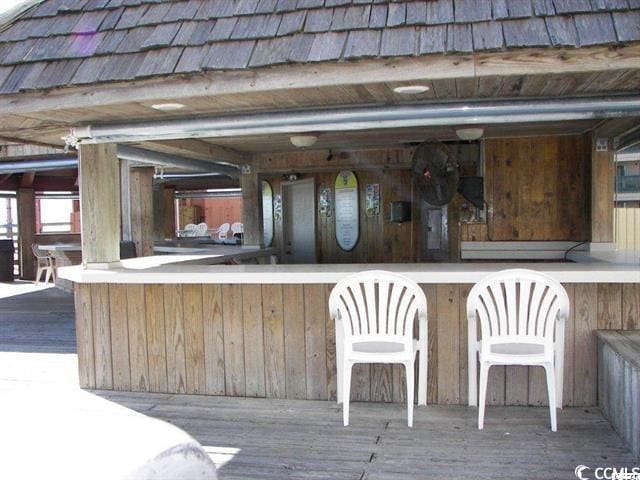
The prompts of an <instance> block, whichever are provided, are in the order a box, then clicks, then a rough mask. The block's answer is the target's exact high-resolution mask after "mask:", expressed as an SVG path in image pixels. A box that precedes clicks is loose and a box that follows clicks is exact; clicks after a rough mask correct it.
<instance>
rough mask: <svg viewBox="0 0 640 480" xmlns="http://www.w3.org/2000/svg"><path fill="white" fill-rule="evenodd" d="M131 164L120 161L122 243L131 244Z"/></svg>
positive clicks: (126, 161)
mask: <svg viewBox="0 0 640 480" xmlns="http://www.w3.org/2000/svg"><path fill="white" fill-rule="evenodd" d="M130 163H131V162H129V161H128V160H122V159H121V160H120V225H121V227H122V241H123V242H131V241H133V239H132V237H131V174H130V172H131V165H130Z"/></svg>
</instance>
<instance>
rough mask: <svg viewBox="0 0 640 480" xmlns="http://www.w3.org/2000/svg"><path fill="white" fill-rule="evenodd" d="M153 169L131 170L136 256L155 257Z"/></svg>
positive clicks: (132, 221)
mask: <svg viewBox="0 0 640 480" xmlns="http://www.w3.org/2000/svg"><path fill="white" fill-rule="evenodd" d="M153 172H154V168H153V167H136V168H133V169H131V170H130V173H129V181H130V184H129V187H130V189H131V197H130V198H131V240H132V241H133V242H134V243H135V245H136V256H138V257H148V256H150V255H153Z"/></svg>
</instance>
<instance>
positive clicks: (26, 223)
mask: <svg viewBox="0 0 640 480" xmlns="http://www.w3.org/2000/svg"><path fill="white" fill-rule="evenodd" d="M17 204H18V257H19V262H20V278H21V279H23V280H34V279H35V276H36V264H35V258H34V256H33V252H32V251H31V245H32V244H33V239H34V235H35V232H36V195H35V191H34V190H33V188H19V189H18V192H17Z"/></svg>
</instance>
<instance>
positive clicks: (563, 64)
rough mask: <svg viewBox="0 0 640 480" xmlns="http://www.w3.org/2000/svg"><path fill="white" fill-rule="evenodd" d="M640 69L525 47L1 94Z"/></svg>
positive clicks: (625, 57)
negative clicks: (498, 50) (505, 50)
mask: <svg viewBox="0 0 640 480" xmlns="http://www.w3.org/2000/svg"><path fill="white" fill-rule="evenodd" d="M639 68H640V45H639V44H632V45H627V46H622V47H617V48H615V49H612V48H611V47H608V46H606V47H589V48H579V49H578V48H566V49H550V48H545V49H522V50H517V51H511V52H490V53H478V54H472V55H471V54H464V55H429V56H423V57H410V58H404V57H403V58H385V59H375V60H362V61H357V62H331V63H330V62H326V63H319V64H315V63H314V64H302V65H283V66H276V67H268V68H256V69H251V70H244V71H227V72H209V73H206V74H200V75H191V76H186V75H184V76H175V77H171V78H166V77H163V78H156V79H149V80H140V81H132V82H121V83H114V84H105V85H89V86H84V87H70V88H63V89H58V90H53V91H51V92H48V94H47V95H46V96H45V95H43V94H42V92H28V93H25V92H22V93H18V94H12V95H3V96H2V97H1V98H0V111H1V112H3V114H5V115H9V114H28V113H35V112H44V111H55V110H64V109H68V108H85V107H86V108H89V107H90V108H95V107H98V106H101V105H117V104H126V103H129V102H137V103H140V102H151V101H155V100H160V99H167V98H171V99H175V100H179V99H187V98H193V97H203V96H207V97H209V98H211V97H212V96H216V95H225V94H233V93H247V92H254V93H256V92H269V91H277V90H280V91H282V90H288V89H294V88H310V87H312V88H318V87H331V86H339V85H361V84H362V83H363V80H366V79H375V80H376V82H411V81H416V80H437V79H455V78H480V77H487V76H495V75H545V74H568V73H578V72H580V73H582V72H585V71H589V72H599V71H602V72H606V71H612V70H621V69H639Z"/></svg>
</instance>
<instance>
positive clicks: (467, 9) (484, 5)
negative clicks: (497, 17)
mask: <svg viewBox="0 0 640 480" xmlns="http://www.w3.org/2000/svg"><path fill="white" fill-rule="evenodd" d="M454 10H455V18H456V22H460V23H462V22H481V21H483V20H491V2H488V1H484V2H477V1H476V0H454Z"/></svg>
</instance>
